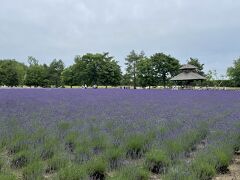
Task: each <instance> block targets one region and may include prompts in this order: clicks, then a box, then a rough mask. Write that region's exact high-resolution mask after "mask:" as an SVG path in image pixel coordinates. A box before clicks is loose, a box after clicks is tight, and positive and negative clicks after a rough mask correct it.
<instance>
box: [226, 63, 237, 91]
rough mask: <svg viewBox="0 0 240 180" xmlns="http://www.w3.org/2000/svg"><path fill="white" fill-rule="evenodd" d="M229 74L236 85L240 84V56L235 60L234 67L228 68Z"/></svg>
mask: <svg viewBox="0 0 240 180" xmlns="http://www.w3.org/2000/svg"><path fill="white" fill-rule="evenodd" d="M227 75H228V77H229V78H230V79H231V80H232V81H233V82H234V84H235V86H238V87H239V86H240V58H238V59H236V60H234V62H233V67H229V68H228V69H227Z"/></svg>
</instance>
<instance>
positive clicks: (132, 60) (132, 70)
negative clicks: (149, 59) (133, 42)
mask: <svg viewBox="0 0 240 180" xmlns="http://www.w3.org/2000/svg"><path fill="white" fill-rule="evenodd" d="M144 57H145V54H144V52H143V51H142V52H141V53H140V54H138V53H136V52H135V51H134V50H132V51H131V52H130V54H129V55H128V56H127V57H126V59H125V60H126V63H125V65H126V66H127V68H126V74H127V75H128V76H129V77H130V80H131V82H132V83H133V87H134V89H136V87H137V65H138V63H139V61H140V60H141V59H143V58H144Z"/></svg>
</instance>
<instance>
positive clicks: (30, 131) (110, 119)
mask: <svg viewBox="0 0 240 180" xmlns="http://www.w3.org/2000/svg"><path fill="white" fill-rule="evenodd" d="M239 99H240V94H239V92H237V91H169V90H161V91H160V90H136V91H134V90H116V89H109V90H104V89H98V90H95V89H91V90H90V89H89V90H80V89H22V90H1V91H0V100H1V101H0V115H1V119H0V121H1V144H2V147H1V151H2V154H3V155H4V154H5V156H3V157H2V159H4V158H5V160H6V159H7V160H8V161H9V162H10V163H9V164H6V163H3V160H2V163H1V161H0V169H1V170H0V171H2V173H0V174H3V176H8V174H11V175H9V176H8V177H9V178H13V179H14V174H15V176H16V174H17V175H18V173H19V171H20V177H21V178H23V179H31V178H32V179H37V178H40V179H41V178H43V177H48V178H49V177H50V178H52V179H54V178H56V179H85V178H86V177H88V178H89V177H90V178H91V179H105V178H110V179H138V178H142V179H148V178H149V177H150V176H151V173H154V174H161V176H162V178H166V179H174V178H176V176H177V177H178V179H180V178H181V177H186V175H187V176H188V177H189V178H192V179H208V178H210V177H212V176H213V175H214V174H215V173H217V172H222V171H224V167H225V166H227V165H228V163H229V162H230V160H231V156H232V154H233V151H234V148H235V149H236V148H237V147H238V141H240V140H239V139H238V136H239V132H238V128H237V127H239V119H240V113H239V111H238V109H239V107H240V102H239ZM203 139H204V140H205V141H206V144H207V145H206V148H204V149H203V150H201V151H199V152H197V153H196V156H195V158H193V159H192V160H191V162H187V164H186V161H185V159H186V157H187V155H188V154H189V153H190V152H191V151H194V148H195V147H196V145H197V144H199V143H200V142H201V141H202V140H203ZM223 147H224V148H223ZM219 149H222V150H221V151H220V152H219ZM210 152H211V153H212V154H211V156H206V158H202V157H203V156H204V157H205V154H209V153H210ZM218 154H220V155H219V157H218V156H217V155H218ZM212 158H214V161H213V159H212ZM221 158H222V159H224V161H221ZM200 160H201V161H200ZM209 161H211V162H215V164H213V163H212V166H211V167H210V166H209V167H208V168H205V169H204V168H202V167H205V165H206V164H209ZM204 163H205V164H204ZM1 164H2V165H1ZM1 167H2V168H1ZM124 167H127V168H124ZM182 167H188V168H184V170H183V168H182ZM19 169H20V170H19ZM37 169H38V170H37ZM133 170H134V171H135V172H136V173H135V174H133V173H132V172H133ZM6 174H7V175H6ZM12 174H13V175H12ZM46 174H48V175H46ZM49 174H53V175H52V176H51V175H50V176H49ZM5 178H6V177H5Z"/></svg>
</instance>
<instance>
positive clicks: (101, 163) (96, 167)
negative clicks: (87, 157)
mask: <svg viewBox="0 0 240 180" xmlns="http://www.w3.org/2000/svg"><path fill="white" fill-rule="evenodd" d="M87 171H88V174H89V176H90V178H91V179H92V180H102V179H105V178H106V171H107V161H106V159H104V158H103V157H96V158H94V159H92V160H91V161H89V162H88V164H87Z"/></svg>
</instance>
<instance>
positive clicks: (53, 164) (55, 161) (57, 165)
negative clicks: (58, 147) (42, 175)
mask: <svg viewBox="0 0 240 180" xmlns="http://www.w3.org/2000/svg"><path fill="white" fill-rule="evenodd" d="M66 165H67V160H65V159H63V158H61V157H60V156H56V155H55V156H54V157H53V158H52V159H49V160H48V161H47V168H46V170H45V172H46V173H48V174H50V173H54V172H56V171H59V170H60V169H61V168H63V167H65V166H66Z"/></svg>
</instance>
